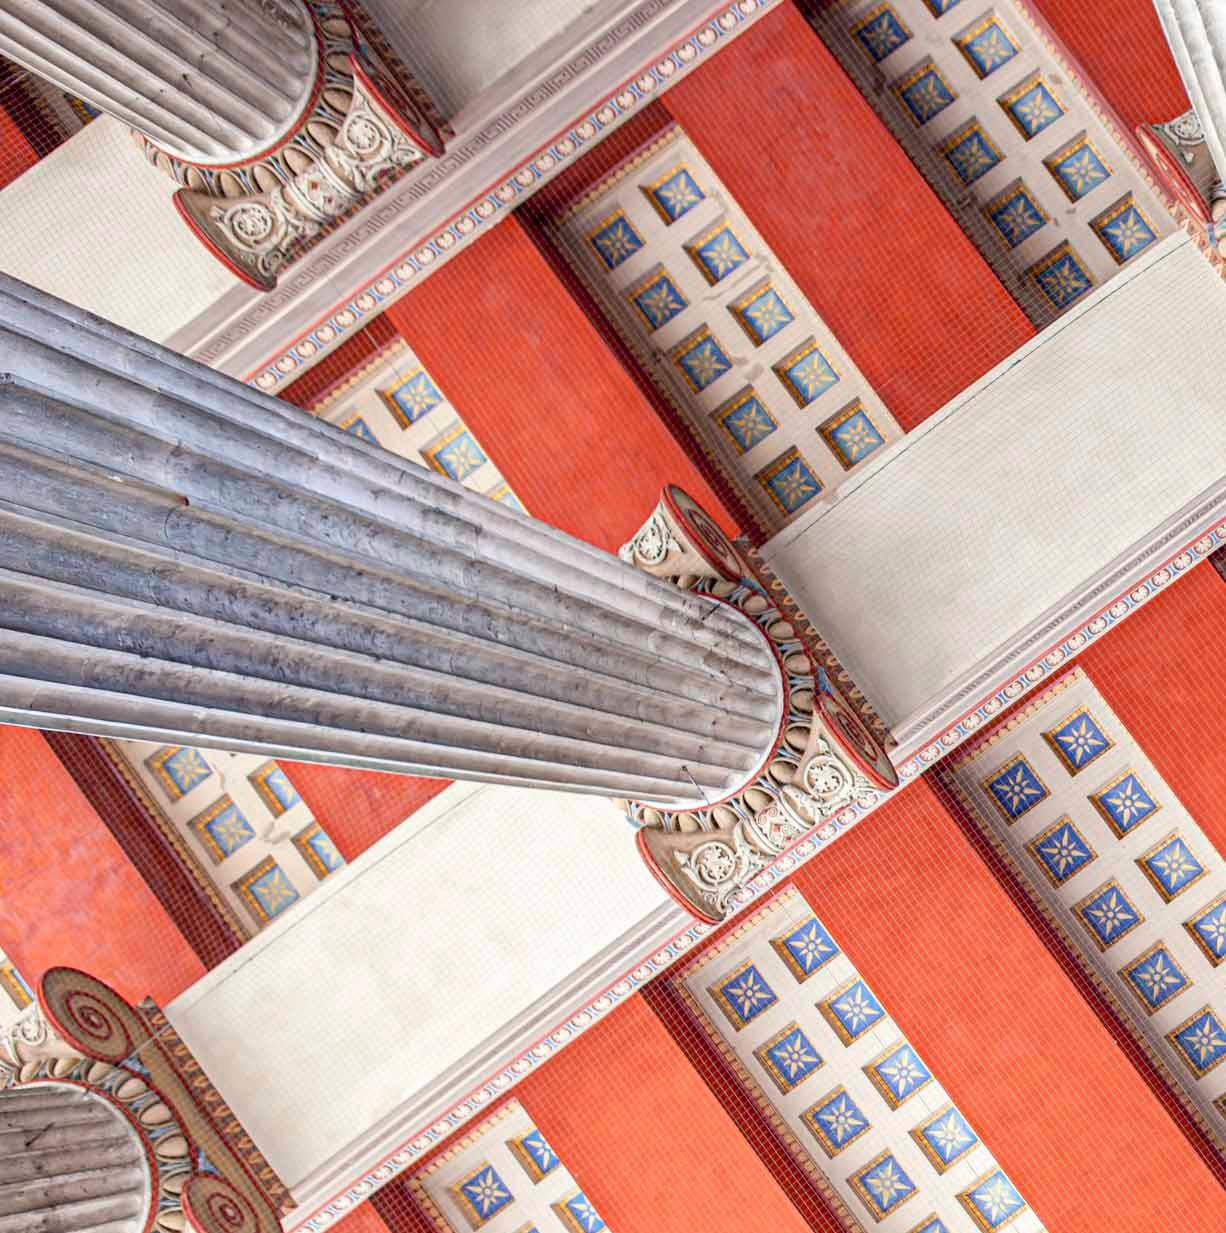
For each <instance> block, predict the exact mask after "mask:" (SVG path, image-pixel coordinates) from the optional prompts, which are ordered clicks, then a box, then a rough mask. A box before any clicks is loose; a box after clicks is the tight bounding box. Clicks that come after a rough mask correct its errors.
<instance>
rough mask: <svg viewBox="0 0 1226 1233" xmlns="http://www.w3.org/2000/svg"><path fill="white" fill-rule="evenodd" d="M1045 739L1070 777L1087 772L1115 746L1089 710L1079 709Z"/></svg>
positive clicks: (1045, 735)
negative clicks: (1096, 760) (1091, 764)
mask: <svg viewBox="0 0 1226 1233" xmlns="http://www.w3.org/2000/svg"><path fill="white" fill-rule="evenodd" d="M1043 739H1044V740H1045V741H1046V742H1047V743H1048V745H1049V746H1050V747H1051V751H1052V753H1054V754H1055V755H1056V757H1057V758H1059V759H1060V761H1061V762H1062V763H1063V764H1064V769H1065V770H1066V771H1068V773H1069V774H1070V775H1076V774H1077V773H1078V772H1079V771H1083V770H1084V769H1085V768H1086V767H1087V766H1089V765H1090V763H1091V762H1093V761H1094V760H1095V759H1096V758H1101V757H1102V756H1103V754H1105V753H1106V752H1107V751H1108V750H1109V749H1112V748H1114V746H1115V742H1114V741H1113V740H1111V738H1110V737H1109V736H1107V734H1106V733H1105V732H1104V731H1103V728H1102V725H1101V724H1100V723H1099V722H1098V720H1097V719H1095V718H1094V716H1093V715H1092V714H1091V713H1090V709H1089V707H1085V706H1082V707H1078V708H1077V710H1075V711H1074V712H1073V713H1072V714H1071V715H1070V716H1068V718H1067V719H1064V720H1062V721H1061V722H1060V723H1059V724H1057V726H1056V727H1054V728H1051V729H1049V730H1048V731H1046V732H1044V733H1043Z"/></svg>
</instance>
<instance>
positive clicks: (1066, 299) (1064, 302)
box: [1030, 244, 1094, 308]
mask: <svg viewBox="0 0 1226 1233" xmlns="http://www.w3.org/2000/svg"><path fill="white" fill-rule="evenodd" d="M1030 275H1031V277H1032V278H1033V279H1034V281H1035V283H1036V284H1037V285H1038V287H1039V290H1040V291H1042V292H1043V294H1044V295H1045V296H1046V297H1047V298H1048V300H1049V301H1050V302H1051V303H1052V305H1053V306H1054V307H1056V308H1067V307H1068V306H1069V305H1070V304H1072V303H1073V302H1074V300H1079V299H1080V298H1081V297H1082V296H1083V295H1085V293H1086V292H1087V291H1089V290H1090V288H1091V287H1093V286H1094V279H1093V277H1092V276H1091V275H1090V272H1089V271H1088V270H1087V269H1086V268H1085V266H1083V265H1082V264H1081V261H1080V260H1079V258H1078V257H1077V254H1076V253H1074V252H1073V250H1072V247H1071V246H1070V245H1068V244H1061V245H1060V246H1059V247H1058V248H1057V249H1055V250H1054V251H1053V252H1051V253H1049V254H1048V255H1047V256H1046V257H1044V258H1043V260H1042V261H1040V262H1039V263H1038V265H1036V266H1033V267H1032V268H1031V271H1030Z"/></svg>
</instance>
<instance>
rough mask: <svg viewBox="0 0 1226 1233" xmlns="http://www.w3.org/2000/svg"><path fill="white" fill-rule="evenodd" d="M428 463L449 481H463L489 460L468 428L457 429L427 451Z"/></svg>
mask: <svg viewBox="0 0 1226 1233" xmlns="http://www.w3.org/2000/svg"><path fill="white" fill-rule="evenodd" d="M425 457H426V460H427V462H429V463H430V465H431V466H432V467H433V468H434V469H435V470H436V471H441V472H442V473H443V474H444V475H446V476H447V477H448V478H449V479H453V480H462V479H465V478H467V477H468V476H470V475H471V474H472V473H473V472H474V471H476V470H477V469H478V468H479V467H482V466H484V465H485V464H486V463H487V462H488V461H489V459H488V458H486V456H485V454H484V453H483V452H482V450H481V447H480V446H479V445H478V444H477V442H476V441H475V440H474V439H473V436H472V433H470V432H469V431H468V429H467V428H463V427H461V428H456V429H453V430H452V431H451V432H450V433H448V434H447V435H446V436H445V437H444V438H443V440H442V441H440V442H439V443H438V444H436V445H434V446H432V447H431V448H430V449H428V450H426V451H425Z"/></svg>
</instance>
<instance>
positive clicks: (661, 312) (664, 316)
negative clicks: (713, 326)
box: [629, 270, 689, 330]
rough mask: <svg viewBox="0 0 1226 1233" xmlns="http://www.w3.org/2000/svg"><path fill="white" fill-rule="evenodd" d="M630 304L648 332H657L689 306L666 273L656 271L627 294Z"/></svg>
mask: <svg viewBox="0 0 1226 1233" xmlns="http://www.w3.org/2000/svg"><path fill="white" fill-rule="evenodd" d="M629 296H630V302H631V303H632V304H633V305H634V307H635V308H636V309H638V314H639V317H640V318H641V319H642V321H643V322H644V324H645V325H646V326H647V328H648V329H649V330H658V329H659V328H660V326H662V325H667V324H668V323H669V322H670V321H671V320H672V319H673V318H674V317H676V316H678V315H679V314H681V313H683V312H684V311H685V310H686V308H687V307H688V306H689V300H687V299H686V298H685V296H684V295H683V294H682V292H681V291H680V290H679V289H678V287H677V284H676V283H674V282H673V280H672V278H670V277H669V275H668V273H667V272H666V271H663V270H661V271H658V272H656V273H654V274H652V275H650V276H649V277H648V278H646V279H644V280H643V281H642V282H641V283H639V284H638V285H637V286H636V287H634V288H632V290H631V291H630V292H629Z"/></svg>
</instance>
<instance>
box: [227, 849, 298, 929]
mask: <svg viewBox="0 0 1226 1233" xmlns="http://www.w3.org/2000/svg"><path fill="white" fill-rule="evenodd" d="M256 868H257V870H259V872H258V873H257V875H256V876H255V877H251V876H250V875H248V877H247V878H246V879H243V880H241V884H242V889H243V892H245V894H244V898H246V899H247V901H248V902H249V903H251V902H253V901H254V903H255V904H256V905H258V906H257V915H258V916H259V917H260V918H261V920H263V921H270V920H275V919H276V918H277V917H278V916H280V915H281V913H282V912H284V911H285V909H286V908H288V907H289V906H290V905H291V904H294V903H297V902H298V891H297V889H296V888H295V886H294V884H293V883H292V882H291V881H290V880H289V878H288V877H286V874H285V870H284V869H282V868H281V866H280V865H278V864H277V863H276V861H275V860H273V859H272V857H268V858H267V859H266V861H263V862H261V863H260V865H258V866H257V867H256Z"/></svg>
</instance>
